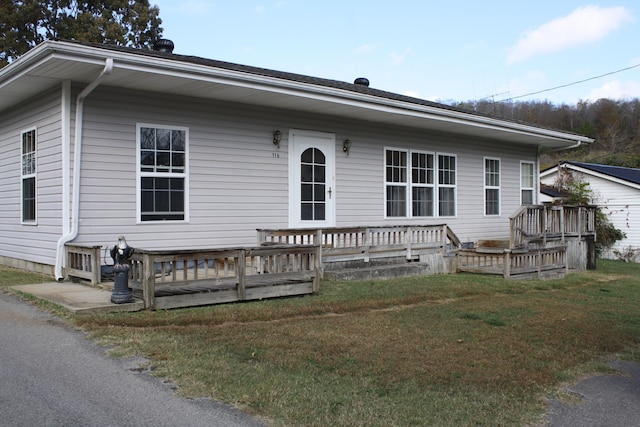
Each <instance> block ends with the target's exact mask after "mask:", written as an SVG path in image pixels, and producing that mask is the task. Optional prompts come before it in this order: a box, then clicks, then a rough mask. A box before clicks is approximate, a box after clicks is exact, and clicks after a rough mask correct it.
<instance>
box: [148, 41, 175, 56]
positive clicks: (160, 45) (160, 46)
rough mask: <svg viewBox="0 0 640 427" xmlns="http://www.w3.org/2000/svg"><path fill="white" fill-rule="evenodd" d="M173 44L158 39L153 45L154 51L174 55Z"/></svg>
mask: <svg viewBox="0 0 640 427" xmlns="http://www.w3.org/2000/svg"><path fill="white" fill-rule="evenodd" d="M173 47H174V45H173V42H172V41H171V40H169V39H158V40H156V42H155V43H154V44H153V50H157V51H158V52H166V53H173Z"/></svg>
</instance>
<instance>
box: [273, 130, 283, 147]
mask: <svg viewBox="0 0 640 427" xmlns="http://www.w3.org/2000/svg"><path fill="white" fill-rule="evenodd" d="M280 141H282V132H280V131H279V130H276V131H273V145H277V146H278V148H280Z"/></svg>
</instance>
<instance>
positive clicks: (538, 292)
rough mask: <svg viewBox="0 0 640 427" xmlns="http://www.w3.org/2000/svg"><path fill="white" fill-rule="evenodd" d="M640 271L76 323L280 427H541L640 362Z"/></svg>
mask: <svg viewBox="0 0 640 427" xmlns="http://www.w3.org/2000/svg"><path fill="white" fill-rule="evenodd" d="M1 271H2V270H0V272H1ZM639 273H640V265H636V264H625V263H621V262H611V261H602V260H598V270H597V271H595V272H584V273H573V274H570V275H569V276H567V277H566V278H565V279H562V280H549V281H516V282H513V281H511V282H510V281H505V280H503V279H501V278H497V277H490V276H481V275H469V274H457V275H437V276H429V277H420V278H411V279H402V280H388V281H365V282H335V281H326V282H323V283H322V285H321V292H320V294H318V295H315V296H307V297H299V298H286V299H277V300H264V301H256V302H250V303H240V304H227V305H219V306H211V307H201V308H191V309H181V310H169V311H157V312H139V313H120V314H110V315H102V316H93V317H77V318H75V321H76V322H77V323H78V324H79V325H80V326H82V327H84V328H85V329H86V330H88V331H89V332H90V333H91V334H92V336H94V337H95V339H96V340H98V341H99V342H101V343H103V344H105V345H109V346H113V348H114V353H117V354H118V355H126V354H141V355H144V356H146V357H147V358H149V360H150V364H151V367H152V369H153V372H154V373H155V374H156V375H159V376H161V377H163V378H167V379H169V380H171V381H173V382H175V383H176V384H177V385H178V393H179V394H180V395H182V396H190V397H201V396H207V397H211V398H213V399H215V400H219V401H224V402H228V403H231V404H233V405H236V406H238V407H239V408H241V409H243V410H245V411H247V412H250V413H252V414H255V415H257V416H260V417H264V418H265V419H267V420H270V423H271V425H273V426H328V425H331V426H412V425H415V426H423V425H430V426H451V425H456V426H496V425H509V426H511V425H535V424H536V423H539V422H540V421H541V416H542V415H543V414H544V411H545V397H548V396H552V395H555V396H562V395H563V394H562V393H561V392H560V385H561V384H563V383H566V382H569V381H574V380H575V379H577V378H579V377H580V376H582V375H585V374H588V373H593V372H603V371H607V370H609V368H608V366H607V364H606V361H607V360H608V358H610V357H613V356H614V355H616V356H618V357H625V358H629V359H632V360H639V361H640V351H639V350H640V304H638V301H640V274H639ZM0 277H2V276H0Z"/></svg>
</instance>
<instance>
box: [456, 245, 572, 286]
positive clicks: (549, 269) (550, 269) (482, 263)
mask: <svg viewBox="0 0 640 427" xmlns="http://www.w3.org/2000/svg"><path fill="white" fill-rule="evenodd" d="M566 250H567V248H566V246H556V247H553V248H548V249H530V250H528V251H526V252H512V251H511V250H508V249H507V250H505V251H504V252H502V253H482V252H476V251H472V250H462V251H459V252H458V255H457V256H458V271H461V272H468V273H481V274H495V275H500V276H503V277H504V278H507V279H528V278H538V279H542V278H550V277H563V276H564V275H565V274H566V273H567V271H568V264H567V251H566Z"/></svg>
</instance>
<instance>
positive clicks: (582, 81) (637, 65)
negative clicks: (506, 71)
mask: <svg viewBox="0 0 640 427" xmlns="http://www.w3.org/2000/svg"><path fill="white" fill-rule="evenodd" d="M637 67H640V64H636V65H632V66H631V67H627V68H622V69H620V70H616V71H611V72H610V73H605V74H601V75H599V76H595V77H589V78H588V79H584V80H578V81H576V82H573V83H567V84H564V85H560V86H556V87H552V88H550V89H544V90H539V91H537V92H531V93H527V94H525V95H519V96H513V97H511V98H506V99H503V100H501V101H499V102H507V101H513V100H514V99H518V98H524V97H526V96H531V95H538V94H539V93H544V92H550V91H552V90H556V89H562V88H564V87H568V86H573V85H577V84H580V83H584V82H588V81H591V80H595V79H599V78H602V77H606V76H610V75H612V74H617V73H621V72H623V71H627V70H631V69H633V68H637Z"/></svg>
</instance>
